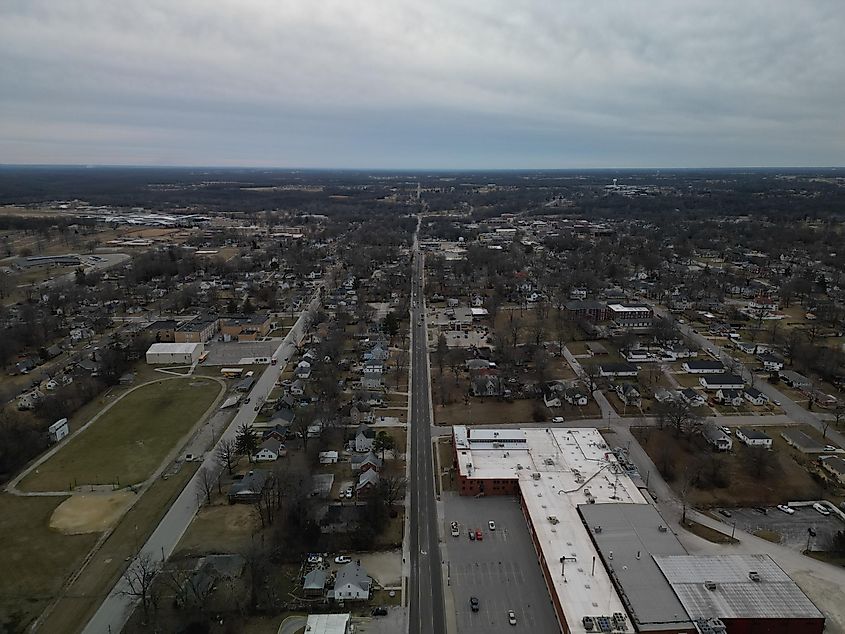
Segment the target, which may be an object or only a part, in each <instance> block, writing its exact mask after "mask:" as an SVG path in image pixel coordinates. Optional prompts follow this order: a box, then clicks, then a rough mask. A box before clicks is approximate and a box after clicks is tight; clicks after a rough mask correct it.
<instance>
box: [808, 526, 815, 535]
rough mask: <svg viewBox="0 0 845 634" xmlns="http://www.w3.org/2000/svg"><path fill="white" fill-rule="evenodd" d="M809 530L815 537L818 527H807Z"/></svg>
mask: <svg viewBox="0 0 845 634" xmlns="http://www.w3.org/2000/svg"><path fill="white" fill-rule="evenodd" d="M807 532H808V533H809V534H810V537H815V536H816V529H815V528H813V527H812V526H810V527H809V528H808V529H807Z"/></svg>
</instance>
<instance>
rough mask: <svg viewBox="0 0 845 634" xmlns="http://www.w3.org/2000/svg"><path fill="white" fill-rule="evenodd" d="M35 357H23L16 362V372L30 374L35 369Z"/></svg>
mask: <svg viewBox="0 0 845 634" xmlns="http://www.w3.org/2000/svg"><path fill="white" fill-rule="evenodd" d="M36 365H37V364H36V363H35V359H23V360H21V361H18V362H17V363H16V364H15V374H28V373H30V372H32V370H34V369H35V366H36Z"/></svg>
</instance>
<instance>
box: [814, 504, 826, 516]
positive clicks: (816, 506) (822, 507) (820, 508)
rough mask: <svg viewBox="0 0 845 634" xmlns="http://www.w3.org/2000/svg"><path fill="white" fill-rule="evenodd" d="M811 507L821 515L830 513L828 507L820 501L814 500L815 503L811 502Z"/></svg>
mask: <svg viewBox="0 0 845 634" xmlns="http://www.w3.org/2000/svg"><path fill="white" fill-rule="evenodd" d="M813 508H814V509H815V510H816V511H817V512H819V513H821V514H822V515H825V516H826V515H830V511H829V510H828V508H827V507H826V506H825V505H824V504H822V503H821V502H816V503H815V504H813Z"/></svg>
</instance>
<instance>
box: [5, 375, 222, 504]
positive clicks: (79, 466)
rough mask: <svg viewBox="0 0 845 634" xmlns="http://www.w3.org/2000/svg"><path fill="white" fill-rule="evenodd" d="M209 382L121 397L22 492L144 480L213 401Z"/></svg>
mask: <svg viewBox="0 0 845 634" xmlns="http://www.w3.org/2000/svg"><path fill="white" fill-rule="evenodd" d="M219 389H220V386H219V385H218V384H217V383H216V382H214V381H209V380H207V379H197V378H195V377H194V378H190V379H172V380H164V381H160V382H157V383H153V384H150V385H146V386H144V387H141V388H139V389H137V390H135V391H134V392H131V393H130V394H128V395H126V396H124V397H123V398H122V399H121V400H120V401H119V402H118V403H117V404H116V405H114V406H113V407H112V408H111V409H110V410H108V411H107V412H106V413H105V414H103V416H101V417H100V418H99V419H97V421H96V422H94V423H93V424H92V425H91V426H90V427H88V428H87V429H86V430H85V431H83V432H82V433H81V434H79V435H78V436H76V437H74V438H73V439H71V440H70V442H68V443H67V444H66V445H65V446H64V447H63V448H62V449H60V450H59V451H58V453H56V454H55V455H54V456H53V457H52V458H50V459H49V460H48V461H47V462H45V463H44V464H43V465H41V466H40V467H39V468H38V469H37V471H33V472H32V473H30V474H29V475H28V476H27V477H26V478H24V479H23V480H22V481H21V483H20V488H21V489H22V490H25V491H64V490H68V489H70V488H72V487H74V486H79V485H84V484H110V483H114V482H119V485H120V486H126V485H129V484H137V483H139V482H143V481H144V480H146V479H147V478H148V477H150V475H151V474H152V473H153V472H154V471H155V469H156V467H158V466H159V465H160V464H161V462H162V460H164V458H165V456H167V454H168V452H170V451H171V450H172V449H173V448H174V446H175V444H176V443H177V441H178V440H179V439H180V438H182V437H183V436H184V435H185V434H186V433H187V432H188V431H189V430H190V429H191V427H193V426H194V424H195V423H196V422H197V420H198V419H199V417H200V416H201V415H202V414H203V413H204V412H205V411H206V410H207V409H208V407H209V406H210V405H211V404H212V402H213V401H214V398H215V397H216V396H217V393H218V391H219Z"/></svg>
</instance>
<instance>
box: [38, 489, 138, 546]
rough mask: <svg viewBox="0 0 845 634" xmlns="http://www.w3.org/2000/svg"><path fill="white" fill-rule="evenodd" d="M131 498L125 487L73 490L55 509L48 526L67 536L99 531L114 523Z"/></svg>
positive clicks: (133, 495) (132, 496)
mask: <svg viewBox="0 0 845 634" xmlns="http://www.w3.org/2000/svg"><path fill="white" fill-rule="evenodd" d="M134 497H135V494H134V493H132V492H131V491H129V490H128V489H123V490H121V491H115V492H114V493H75V494H74V495H71V496H70V497H69V498H68V499H66V500H65V501H64V502H62V503H61V504H59V506H58V508H56V510H55V512H54V513H53V515H52V517H50V528H53V529H55V530H57V531H60V532H62V533H65V534H66V535H81V534H84V533H102V532H103V531H105V530H108V529H109V528H111V527H112V526H114V525H115V524H116V523H117V521H118V520H119V519H120V517H121V515H123V512H124V511H125V510H126V508H127V507H128V506H129V504H130V503H131V502H132V498H134Z"/></svg>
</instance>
